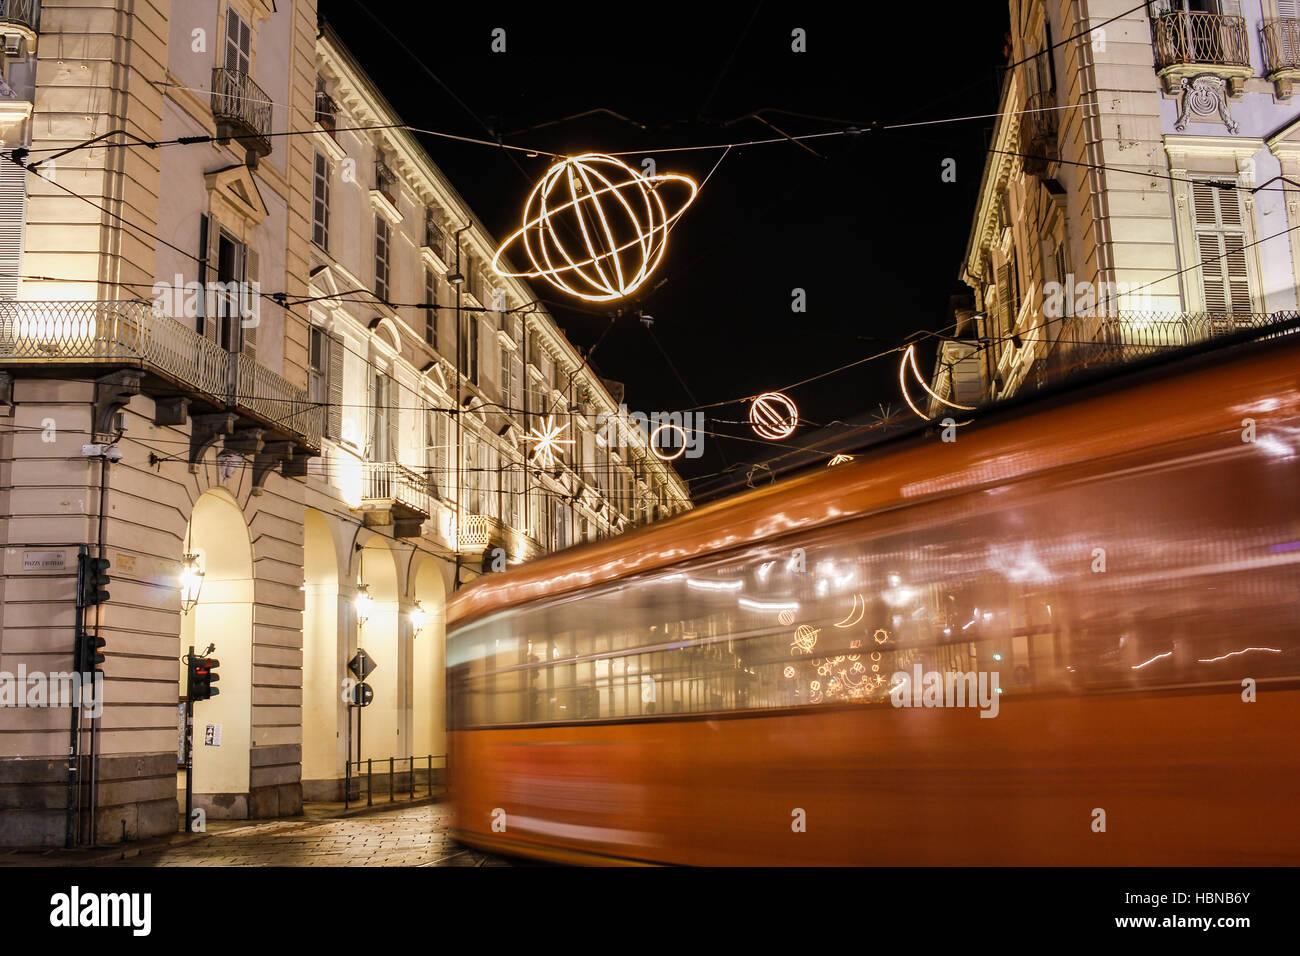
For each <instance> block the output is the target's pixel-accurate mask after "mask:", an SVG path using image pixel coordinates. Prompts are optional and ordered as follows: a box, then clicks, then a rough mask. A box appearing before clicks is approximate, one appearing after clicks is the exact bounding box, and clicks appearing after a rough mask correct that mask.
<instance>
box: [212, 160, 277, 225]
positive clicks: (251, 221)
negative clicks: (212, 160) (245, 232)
mask: <svg viewBox="0 0 1300 956" xmlns="http://www.w3.org/2000/svg"><path fill="white" fill-rule="evenodd" d="M203 181H204V183H205V184H206V185H207V187H208V194H209V198H210V205H209V208H210V209H211V210H212V211H213V212H214V213H216V215H217V218H218V219H220V220H221V221H222V222H224V223H230V222H233V221H235V219H236V218H237V219H242V220H243V221H244V222H245V223H247V225H249V226H256V225H257V224H258V223H260V222H261V221H262V220H263V219H265V218H266V212H267V210H266V203H264V202H262V195H261V193H259V192H258V190H257V182H256V181H255V180H254V179H253V174H252V173H251V172H249V169H248V167H247V166H245V165H242V164H241V165H238V166H227V167H226V168H225V169H218V170H215V171H214V172H210V173H206V174H204V176H203Z"/></svg>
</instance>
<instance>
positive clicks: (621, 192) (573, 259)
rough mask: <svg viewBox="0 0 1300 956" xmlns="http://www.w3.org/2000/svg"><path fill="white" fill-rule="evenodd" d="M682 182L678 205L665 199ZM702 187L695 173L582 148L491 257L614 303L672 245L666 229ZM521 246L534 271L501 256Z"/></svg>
mask: <svg viewBox="0 0 1300 956" xmlns="http://www.w3.org/2000/svg"><path fill="white" fill-rule="evenodd" d="M664 186H671V187H674V189H673V190H671V191H673V192H675V191H676V188H675V187H684V188H685V190H686V193H685V196H684V198H683V196H681V195H678V196H676V197H673V198H675V199H677V204H676V205H674V206H673V207H672V209H671V210H670V209H669V206H668V204H667V203H666V202H665V200H666V199H668V198H669V197H668V196H667V195H665V194H667V193H669V192H670V190H668V189H664V188H663V187H664ZM698 192H699V187H698V186H697V185H696V184H695V180H693V179H691V178H690V177H689V176H681V175H677V174H675V173H662V174H659V175H656V176H643V175H641V174H640V173H639V172H637V171H636V170H635V169H633V168H632V167H631V166H629V165H627V164H626V163H624V162H623V161H622V160H620V159H616V158H615V157H613V156H607V155H605V154H604V153H583V154H582V155H581V156H570V157H568V158H566V159H563V160H561V161H560V162H557V163H556V164H555V165H553V166H552V167H551V168H550V169H548V170H547V171H546V174H545V175H544V176H542V178H541V180H540V181H539V182H538V183H537V185H536V186H535V187H533V191H532V192H531V193H530V194H529V195H528V201H527V202H526V203H525V204H524V216H523V225H522V226H520V227H519V229H517V230H515V232H513V233H512V234H511V235H510V236H509V238H507V239H506V241H505V242H503V243H502V244H501V248H499V249H498V250H497V252H496V255H495V256H493V257H492V269H493V271H494V272H496V273H497V274H498V275H501V276H510V277H518V278H527V279H545V280H546V281H547V282H549V283H550V284H551V285H553V286H555V287H556V288H557V289H559V290H561V291H562V292H567V293H569V294H570V295H573V296H577V297H578V298H580V299H586V300H587V301H589V302H610V301H612V300H614V299H621V298H624V297H625V296H628V295H630V294H631V293H632V292H634V291H635V290H636V289H637V288H638V287H639V286H640V285H641V284H642V283H643V282H645V280H646V279H648V278H649V277H650V274H651V273H652V272H654V270H655V268H656V267H657V266H658V265H659V262H660V260H662V259H663V257H664V250H665V249H667V247H668V229H669V226H671V225H672V223H673V222H675V221H676V220H677V218H678V217H679V216H681V214H682V213H684V212H685V211H686V208H687V207H688V206H690V204H691V203H692V202H694V201H695V196H696V193H698ZM516 243H517V244H519V245H520V246H522V247H523V248H522V254H523V256H524V257H526V258H527V259H528V261H529V262H530V263H531V264H532V270H531V271H529V272H510V271H508V270H507V269H506V267H505V265H504V264H503V263H502V259H503V258H504V257H505V256H506V255H507V253H510V252H512V251H514V246H515V245H516Z"/></svg>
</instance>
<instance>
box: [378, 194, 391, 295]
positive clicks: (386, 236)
mask: <svg viewBox="0 0 1300 956" xmlns="http://www.w3.org/2000/svg"><path fill="white" fill-rule="evenodd" d="M391 244H392V233H391V232H390V230H389V228H388V220H387V219H385V218H384V217H383V216H378V215H377V216H375V295H376V296H377V297H378V298H379V299H380V300H381V301H387V299H388V281H389V275H388V251H389V246H390V245H391Z"/></svg>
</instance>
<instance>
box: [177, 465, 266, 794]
mask: <svg viewBox="0 0 1300 956" xmlns="http://www.w3.org/2000/svg"><path fill="white" fill-rule="evenodd" d="M186 535H187V541H188V542H189V551H190V553H193V554H196V555H198V558H199V567H200V568H201V569H202V570H203V574H204V577H203V586H202V589H201V590H200V592H199V598H198V603H197V604H196V605H195V606H194V608H193V609H192V610H191V611H190V612H189V613H188V614H185V615H183V616H182V618H181V654H182V655H184V654H186V653H187V652H188V650H189V648H190V647H193V648H194V649H195V652H196V653H198V654H202V653H203V651H204V650H205V649H206V648H207V647H208V645H210V644H212V645H215V648H214V649H213V651H212V655H211V656H213V657H215V658H216V659H217V660H219V661H220V662H221V664H220V667H219V668H218V670H217V674H218V677H219V680H218V682H217V683H216V684H215V685H214V686H215V687H216V689H217V690H218V691H219V693H218V694H217V696H215V697H212V698H211V699H209V700H205V701H198V702H196V703H195V705H194V805H195V806H196V807H201V808H203V810H204V811H205V812H206V813H207V815H208V816H209V817H212V818H214V819H246V818H247V817H248V815H249V812H248V811H249V806H248V791H249V756H250V752H251V749H252V714H253V693H252V688H253V653H252V649H253V551H252V545H251V544H250V542H249V538H248V526H247V524H246V522H245V521H244V514H243V512H242V511H241V510H240V508H239V506H238V505H237V504H236V503H235V500H234V499H233V498H232V497H231V496H230V495H229V494H228V493H227V492H225V491H222V490H219V489H214V490H212V491H206V492H204V493H203V494H202V495H201V496H200V497H199V499H198V500H197V501H196V502H195V503H194V510H193V512H191V514H190V522H189V525H188V526H187V528H186ZM185 692H186V665H185V663H184V662H182V663H181V664H180V695H181V696H182V697H183V696H184V695H185ZM209 728H210V729H209ZM179 780H180V783H181V785H182V786H183V785H184V777H183V775H181V776H180V777H179Z"/></svg>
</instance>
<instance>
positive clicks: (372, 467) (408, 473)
mask: <svg viewBox="0 0 1300 956" xmlns="http://www.w3.org/2000/svg"><path fill="white" fill-rule="evenodd" d="M358 510H359V511H361V512H363V520H364V521H365V524H366V527H368V528H374V527H390V526H391V527H392V529H393V536H394V537H396V538H418V537H419V536H420V526H421V525H423V524H424V522H426V521H428V520H429V517H430V515H432V514H433V500H432V495H431V494H430V492H429V481H428V479H426V478H425V477H424V476H423V475H421V474H420V473H419V472H416V471H412V470H411V469H410V468H407V467H406V466H405V465H402V464H399V463H398V462H395V461H368V462H366V463H365V472H364V473H363V475H362V487H361V505H360V508H359V509H358Z"/></svg>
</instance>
